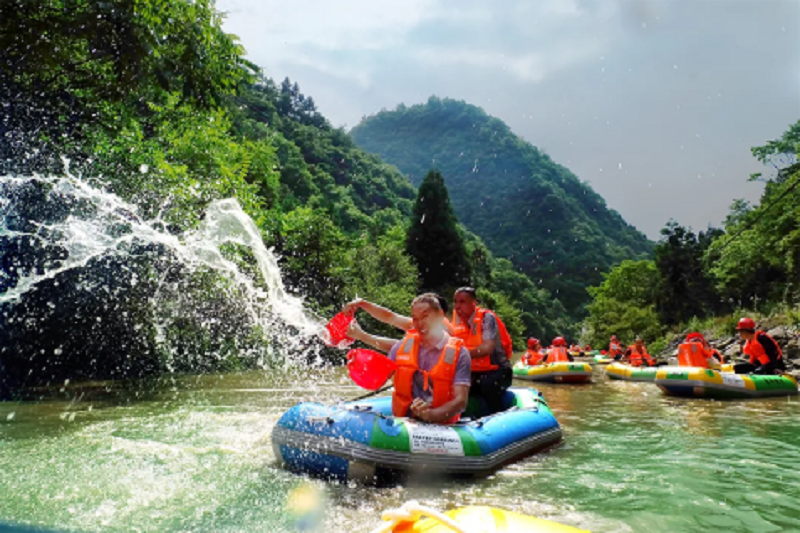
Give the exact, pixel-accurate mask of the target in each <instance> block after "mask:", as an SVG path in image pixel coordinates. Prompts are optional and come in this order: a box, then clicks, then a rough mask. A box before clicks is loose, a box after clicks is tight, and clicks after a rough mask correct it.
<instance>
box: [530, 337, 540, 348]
mask: <svg viewBox="0 0 800 533" xmlns="http://www.w3.org/2000/svg"><path fill="white" fill-rule="evenodd" d="M537 344H539V339H534V338H533V337H531V338H530V339H528V348H533V347H534V346H536V345H537Z"/></svg>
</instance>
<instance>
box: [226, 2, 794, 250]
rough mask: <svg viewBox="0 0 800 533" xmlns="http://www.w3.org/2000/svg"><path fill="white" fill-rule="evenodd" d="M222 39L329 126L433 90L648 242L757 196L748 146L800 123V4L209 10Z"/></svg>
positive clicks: (229, 6) (245, 6)
mask: <svg viewBox="0 0 800 533" xmlns="http://www.w3.org/2000/svg"><path fill="white" fill-rule="evenodd" d="M217 5H218V8H219V9H220V10H222V11H226V12H227V13H228V18H227V21H226V22H225V28H226V30H227V31H229V32H231V33H234V34H236V35H238V36H239V37H240V39H241V41H242V43H243V44H244V46H245V47H246V48H247V51H248V57H249V58H250V59H251V60H252V61H254V62H255V63H257V64H259V65H260V66H262V67H263V68H264V70H265V72H266V74H267V75H268V76H270V77H272V78H274V79H276V80H277V81H280V80H282V79H283V78H284V77H286V76H288V77H290V78H291V79H292V80H293V81H297V82H298V83H299V84H300V88H301V90H302V91H303V92H304V93H305V94H306V95H309V96H312V97H313V98H314V100H315V101H316V102H317V107H318V108H319V109H320V110H321V111H322V113H323V114H325V116H327V117H328V118H329V119H330V120H331V122H332V123H333V124H334V126H346V127H347V128H350V127H352V126H354V125H356V124H357V123H358V122H359V121H360V120H361V118H362V117H363V116H365V115H370V114H373V113H375V112H377V111H379V110H380V109H382V108H386V109H393V108H394V107H395V106H396V105H397V104H399V103H401V102H402V103H405V104H406V105H410V104H415V103H421V102H424V101H426V100H427V98H428V97H429V96H430V95H432V94H435V95H437V96H440V97H450V98H456V99H460V100H465V101H467V102H468V103H472V104H475V105H479V106H481V107H483V108H484V109H485V110H486V111H487V112H488V113H489V114H491V115H494V116H496V117H498V118H500V119H502V120H503V121H505V122H506V123H507V124H508V125H509V126H510V127H511V128H512V130H513V131H514V132H515V133H517V134H518V135H520V136H522V137H523V138H525V139H526V140H528V141H530V142H531V143H533V144H534V145H536V146H538V147H539V148H541V149H544V150H545V151H546V152H547V153H548V154H550V156H551V157H552V158H553V159H554V160H555V161H557V162H559V163H561V164H563V165H565V166H567V167H568V168H570V169H571V170H572V171H573V172H574V173H575V174H577V175H578V177H580V178H581V179H582V180H586V181H588V182H589V183H591V184H592V186H593V187H594V188H595V190H597V192H599V193H600V194H601V195H603V196H604V197H605V199H606V201H607V202H608V204H609V205H610V206H611V207H612V208H614V209H616V210H618V211H619V212H620V213H621V214H622V216H623V217H625V219H626V220H627V221H628V222H630V223H632V224H634V225H635V226H636V227H638V228H639V229H640V230H642V231H644V232H645V233H646V234H647V235H648V236H649V237H651V238H657V237H658V231H659V229H660V228H661V227H662V226H663V225H664V223H666V222H667V221H668V220H669V219H670V218H674V219H676V220H677V221H678V222H680V223H682V224H685V225H689V226H692V227H693V228H694V229H695V230H702V229H705V227H706V226H707V225H708V224H714V225H719V224H720V222H721V221H722V220H723V219H724V217H725V215H726V213H727V211H728V206H729V205H730V203H731V201H732V200H733V199H735V198H748V199H751V200H757V199H758V197H759V195H760V192H761V189H762V187H763V185H761V184H758V183H748V182H747V179H748V176H749V174H750V173H751V172H755V171H758V170H761V167H760V165H759V164H758V163H757V162H756V161H755V160H754V159H753V158H752V156H751V154H750V147H752V146H756V145H760V144H764V142H765V141H767V140H770V139H775V138H777V137H779V136H780V135H781V134H782V133H783V132H784V131H785V130H786V129H787V127H788V125H789V124H791V123H793V122H795V121H797V120H798V119H800V1H797V0H788V1H779V0H717V1H702V0H661V1H654V0H649V1H645V0H622V1H613V0H504V1H489V0H336V1H331V0H284V1H275V0H218V4H217Z"/></svg>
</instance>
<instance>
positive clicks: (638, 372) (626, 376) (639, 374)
mask: <svg viewBox="0 0 800 533" xmlns="http://www.w3.org/2000/svg"><path fill="white" fill-rule="evenodd" d="M658 368H659V367H657V366H632V365H629V364H627V363H620V362H614V363H611V364H610V365H608V366H607V367H606V376H608V377H609V379H622V380H625V381H655V379H656V372H658Z"/></svg>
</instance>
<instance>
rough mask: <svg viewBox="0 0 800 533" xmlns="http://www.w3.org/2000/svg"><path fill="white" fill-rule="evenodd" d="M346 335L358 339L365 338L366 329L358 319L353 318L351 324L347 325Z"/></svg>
mask: <svg viewBox="0 0 800 533" xmlns="http://www.w3.org/2000/svg"><path fill="white" fill-rule="evenodd" d="M345 335H347V336H348V337H350V338H351V339H355V340H357V341H363V340H364V330H363V329H361V325H360V324H359V323H358V321H356V320H353V321H352V322H350V325H348V326H347V331H346V332H345Z"/></svg>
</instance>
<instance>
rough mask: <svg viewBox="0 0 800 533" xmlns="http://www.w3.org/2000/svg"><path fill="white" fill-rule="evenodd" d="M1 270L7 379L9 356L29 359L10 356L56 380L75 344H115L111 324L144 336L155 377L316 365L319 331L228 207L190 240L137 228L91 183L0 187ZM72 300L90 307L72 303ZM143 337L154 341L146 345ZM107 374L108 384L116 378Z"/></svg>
mask: <svg viewBox="0 0 800 533" xmlns="http://www.w3.org/2000/svg"><path fill="white" fill-rule="evenodd" d="M0 266H2V268H0V311H2V313H0V315H2V316H0V322H2V329H3V330H9V331H5V332H4V333H0V335H2V336H3V339H2V341H3V347H2V351H3V352H6V353H4V354H2V357H3V358H5V359H6V371H8V366H9V363H8V361H9V352H11V351H12V350H14V351H16V352H19V351H22V352H29V353H16V354H14V356H15V357H16V361H17V363H19V362H20V361H23V360H30V361H31V363H30V364H31V371H30V372H34V371H35V372H40V373H44V375H49V374H47V373H48V372H50V374H52V376H51V377H52V378H53V379H59V378H61V377H63V374H64V372H65V371H67V367H68V366H69V364H74V363H75V362H76V360H77V361H78V362H80V360H81V357H78V356H76V355H75V353H76V352H80V351H82V350H84V348H85V347H84V346H82V344H81V343H84V344H86V343H88V344H91V343H92V342H99V341H97V339H96V338H94V337H95V335H102V334H104V333H105V334H107V335H112V333H108V332H107V331H106V330H113V329H114V328H113V327H107V324H108V323H109V322H113V321H115V320H116V321H117V322H119V324H117V325H116V327H117V329H120V330H122V331H125V332H129V333H132V334H134V335H137V334H138V333H139V331H140V329H141V328H144V330H143V331H142V334H141V335H138V336H139V337H140V338H139V339H137V343H138V344H142V343H144V344H143V345H142V346H139V348H138V349H139V351H144V352H147V353H150V352H152V351H157V352H158V354H157V355H152V354H150V355H151V356H152V357H153V360H154V361H155V362H154V363H149V364H150V366H151V367H152V365H153V364H155V365H162V366H165V367H166V368H167V369H168V370H172V369H174V368H175V364H174V363H175V361H174V357H176V356H178V355H179V354H180V357H181V358H182V359H183V364H182V365H179V366H180V369H183V370H186V369H187V368H186V367H187V363H186V361H194V362H195V363H197V364H200V366H201V367H213V366H214V364H213V360H214V359H218V360H220V361H222V360H225V359H228V358H230V356H231V354H232V353H234V352H236V354H237V355H236V357H243V356H244V357H248V358H250V359H251V360H252V361H256V362H257V363H258V364H266V363H267V362H269V361H275V360H276V359H281V358H279V357H278V356H277V354H276V348H277V347H280V352H281V353H282V354H285V353H300V354H302V355H303V358H304V359H309V357H310V358H311V359H314V360H316V361H319V360H320V356H319V354H318V353H317V352H318V350H317V347H318V346H319V344H318V343H315V342H314V338H315V336H317V335H318V334H319V332H320V329H321V323H320V321H319V319H318V318H316V317H315V316H313V314H311V313H310V312H309V311H308V310H307V309H306V308H305V306H304V304H303V300H302V299H301V298H298V297H296V296H293V295H291V294H289V293H287V291H286V289H285V287H284V285H283V281H282V278H281V272H280V268H279V266H278V260H277V258H276V257H275V255H274V254H273V253H272V251H271V250H269V249H267V248H266V246H265V245H264V243H263V241H262V235H261V232H260V230H259V229H258V227H257V226H256V225H255V223H254V222H253V220H252V219H251V218H250V217H249V216H248V215H247V214H246V213H244V211H243V210H242V209H241V207H240V206H239V204H238V202H237V201H236V200H235V199H225V200H217V201H214V202H212V203H210V204H209V205H208V206H207V208H206V211H205V215H204V217H203V219H202V221H201V222H200V224H199V225H198V226H197V228H196V229H194V230H192V231H188V232H183V233H177V232H176V231H175V230H174V229H173V228H170V226H169V225H168V224H167V223H166V222H165V221H164V220H162V219H161V218H160V216H159V217H157V218H156V219H154V220H143V219H142V217H141V216H140V215H139V210H138V209H137V206H136V205H135V204H132V203H128V202H126V201H124V200H123V199H122V198H120V197H119V196H117V195H115V194H113V193H112V192H109V191H108V190H106V189H104V188H103V187H102V183H100V182H97V181H89V180H83V179H80V178H78V177H75V176H73V175H70V174H69V173H67V174H65V175H63V176H49V177H47V176H25V177H19V176H4V177H0ZM65 285H69V289H66V288H65ZM51 294H52V295H53V297H49V295H51ZM65 294H66V295H67V296H66V297H65V296H64V295H65ZM76 294H77V295H86V298H87V302H91V303H86V304H81V303H76V302H75V301H73V300H74V299H73V298H72V297H73V296H74V295H76ZM104 294H107V296H104ZM81 298H83V296H81ZM31 302H33V303H31ZM142 309H145V310H146V312H144V315H146V316H144V317H143V313H142ZM59 312H61V314H62V315H63V314H64V313H67V314H70V313H71V314H72V315H74V317H75V320H76V321H79V322H80V324H81V326H78V327H76V328H74V329H73V328H71V327H70V328H67V329H68V331H62V332H59V331H56V329H57V328H58V327H61V328H62V329H64V328H63V325H64V323H65V322H66V323H67V324H69V323H71V322H70V318H69V317H66V318H65V317H63V316H59ZM87 315H91V316H92V317H94V320H90V319H87ZM129 315H133V317H131V316H129ZM95 322H96V323H97V327H95V325H94V323H95ZM22 324H25V327H23V326H22ZM87 324H88V326H87ZM59 325H60V326H59ZM15 328H16V329H15ZM36 328H38V330H37V329H36ZM10 330H15V332H12V331H10ZM131 330H133V331H131ZM145 330H149V331H151V332H152V333H153V334H152V335H151V336H152V342H151V343H150V344H151V345H147V342H145V341H146V338H147V336H146V335H145V334H144V331H145ZM187 332H188V333H187ZM36 336H38V337H40V338H39V339H37V338H36ZM59 336H60V339H59ZM81 336H83V337H84V338H80V337H81ZM182 336H183V338H181V337H182ZM186 338H191V342H189V343H188V344H187V343H186V342H185V341H186ZM142 339H145V340H142ZM59 340H63V341H64V342H59ZM139 341H141V342H139ZM110 342H113V339H111V341H110ZM15 343H16V344H15ZM101 344H102V343H101ZM108 344H109V341H106V342H105V344H103V346H104V347H105V349H106V350H107V349H108V348H109V347H108V346H107V345H108ZM120 349H122V350H125V349H126V346H125V343H122V346H120ZM100 351H102V350H100ZM69 352H72V353H69ZM188 352H193V353H188ZM36 357H38V359H39V360H38V361H33V360H34V359H36ZM130 357H131V356H130V354H129V355H128V358H130ZM53 358H55V359H59V360H64V361H68V362H69V364H68V363H67V362H64V363H63V364H61V365H60V366H61V367H63V368H62V369H61V371H59V372H56V371H53V370H52V368H53V367H59V365H58V364H55V363H54V362H53V361H52V359H53ZM281 360H282V359H281ZM209 361H211V363H209ZM2 362H3V361H2V358H0V377H2V370H3V365H2ZM12 364H13V361H12ZM100 366H102V364H100ZM189 366H191V365H189ZM48 367H50V368H48ZM117 367H119V365H117ZM115 368H116V367H115ZM201 369H202V368H201ZM124 370H125V369H120V370H119V373H118V374H119V375H124V374H125V371H124ZM30 372H29V373H30ZM110 373H111V374H112V376H111V377H115V375H116V374H115V372H114V368H111V370H110ZM145 373H152V368H151V369H150V371H148V372H145ZM85 374H86V376H84V377H87V376H91V377H94V374H93V373H92V372H91V371H87V372H86V373H85ZM100 374H101V375H107V374H109V371H106V372H100Z"/></svg>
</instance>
